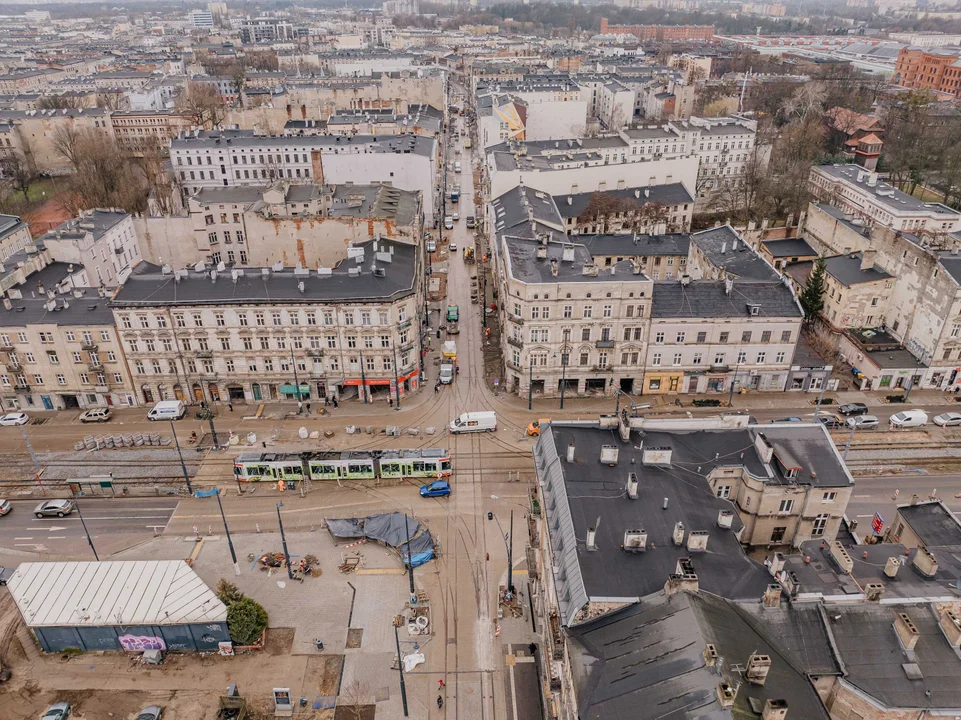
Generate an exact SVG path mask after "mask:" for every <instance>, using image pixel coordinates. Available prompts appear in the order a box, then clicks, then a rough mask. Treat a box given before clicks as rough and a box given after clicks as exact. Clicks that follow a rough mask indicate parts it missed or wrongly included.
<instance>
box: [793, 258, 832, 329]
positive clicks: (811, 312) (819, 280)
mask: <svg viewBox="0 0 961 720" xmlns="http://www.w3.org/2000/svg"><path fill="white" fill-rule="evenodd" d="M826 267H827V263H826V262H825V260H824V258H823V257H819V258H818V259H817V260H815V261H814V268H813V269H812V270H811V274H810V275H808V280H807V283H806V284H805V286H804V290H802V291H801V294H800V295H799V296H798V302H799V303H801V309H802V310H803V311H804V319H805V321H807V322H811V321H812V320H814V319H815V318H816V317H817V316H818V314H819V313H820V312H821V310H822V309H823V308H824V289H825V272H826Z"/></svg>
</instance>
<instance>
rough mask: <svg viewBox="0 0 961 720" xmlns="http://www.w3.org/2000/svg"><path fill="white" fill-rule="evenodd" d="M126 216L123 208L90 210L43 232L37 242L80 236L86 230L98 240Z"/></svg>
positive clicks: (127, 215)
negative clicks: (116, 209) (117, 209)
mask: <svg viewBox="0 0 961 720" xmlns="http://www.w3.org/2000/svg"><path fill="white" fill-rule="evenodd" d="M128 217H130V215H129V214H128V213H125V212H124V211H123V210H119V211H116V212H115V211H113V210H90V211H88V212H87V213H86V214H85V215H83V216H81V217H77V218H71V219H70V220H67V221H66V222H64V223H61V224H60V225H58V226H57V227H55V228H54V229H53V230H49V231H47V232H45V233H44V234H43V235H41V236H40V237H39V238H37V242H39V243H42V242H43V241H44V240H54V239H57V238H58V237H63V238H82V237H83V236H84V235H85V234H86V233H88V232H89V233H91V234H92V235H93V237H94V238H95V239H97V240H99V239H100V238H101V237H103V235H104V233H106V232H107V231H108V230H109V229H110V228H112V227H113V226H114V225H117V224H118V223H121V222H123V221H124V220H125V219H127V218H128Z"/></svg>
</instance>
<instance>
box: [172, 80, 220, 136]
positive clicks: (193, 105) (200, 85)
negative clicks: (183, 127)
mask: <svg viewBox="0 0 961 720" xmlns="http://www.w3.org/2000/svg"><path fill="white" fill-rule="evenodd" d="M176 109H177V110H178V112H181V113H183V114H184V115H186V116H187V117H188V118H190V120H191V121H192V122H193V123H194V125H199V126H201V127H204V128H207V129H211V128H215V127H218V126H219V125H221V124H222V123H223V122H224V120H225V119H226V118H227V106H226V103H225V102H224V98H223V96H222V95H221V94H220V92H219V91H218V90H217V88H216V86H214V85H213V84H212V83H206V82H188V83H187V87H186V89H184V90H181V91H180V94H179V95H177V101H176Z"/></svg>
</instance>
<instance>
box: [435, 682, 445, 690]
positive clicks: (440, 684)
mask: <svg viewBox="0 0 961 720" xmlns="http://www.w3.org/2000/svg"><path fill="white" fill-rule="evenodd" d="M445 687H447V683H445V682H444V681H443V680H438V681H437V689H438V690H443V689H444V688H445Z"/></svg>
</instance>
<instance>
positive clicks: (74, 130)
mask: <svg viewBox="0 0 961 720" xmlns="http://www.w3.org/2000/svg"><path fill="white" fill-rule="evenodd" d="M80 135H81V131H80V129H79V128H78V127H77V126H76V125H74V124H73V123H69V124H61V125H58V126H57V128H56V129H55V130H54V131H53V142H52V144H53V149H54V150H55V151H56V153H57V154H58V155H59V156H60V157H62V158H63V159H64V160H66V161H67V162H68V163H70V164H71V165H75V164H76V153H77V144H78V143H79V142H80Z"/></svg>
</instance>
